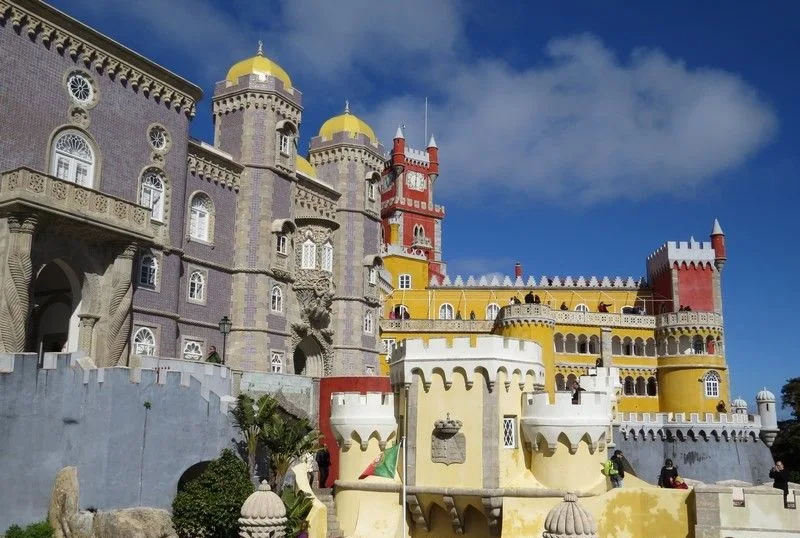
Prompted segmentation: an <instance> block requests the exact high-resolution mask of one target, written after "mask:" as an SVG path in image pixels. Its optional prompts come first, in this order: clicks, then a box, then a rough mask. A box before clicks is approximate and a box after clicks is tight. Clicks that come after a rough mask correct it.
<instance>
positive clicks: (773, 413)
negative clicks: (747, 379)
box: [756, 387, 778, 446]
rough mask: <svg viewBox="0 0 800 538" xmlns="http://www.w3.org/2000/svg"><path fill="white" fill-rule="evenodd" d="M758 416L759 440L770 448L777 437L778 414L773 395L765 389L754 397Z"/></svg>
mask: <svg viewBox="0 0 800 538" xmlns="http://www.w3.org/2000/svg"><path fill="white" fill-rule="evenodd" d="M756 405H757V406H758V414H759V416H760V417H761V440H762V441H764V444H765V445H767V446H772V443H774V442H775V438H776V437H777V436H778V412H777V410H776V409H775V395H774V394H772V393H771V392H770V391H768V390H767V389H766V387H765V388H764V389H763V390H761V391H760V392H759V393H758V395H756Z"/></svg>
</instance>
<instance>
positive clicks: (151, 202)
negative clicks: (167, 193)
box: [139, 170, 164, 222]
mask: <svg viewBox="0 0 800 538" xmlns="http://www.w3.org/2000/svg"><path fill="white" fill-rule="evenodd" d="M139 204H140V205H143V206H145V207H147V208H150V212H151V214H150V218H151V219H153V220H155V221H158V222H164V176H162V175H161V174H159V173H158V172H155V171H153V170H148V171H147V172H145V173H144V175H143V176H142V186H141V189H140V190H139Z"/></svg>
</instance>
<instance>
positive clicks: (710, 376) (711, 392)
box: [703, 370, 720, 398]
mask: <svg viewBox="0 0 800 538" xmlns="http://www.w3.org/2000/svg"><path fill="white" fill-rule="evenodd" d="M703 381H704V383H703V385H704V387H705V394H706V398H719V382H720V377H719V374H718V373H717V372H715V371H714V370H711V371H710V372H708V373H707V374H706V376H705V378H704V380H703Z"/></svg>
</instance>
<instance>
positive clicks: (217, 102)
mask: <svg viewBox="0 0 800 538" xmlns="http://www.w3.org/2000/svg"><path fill="white" fill-rule="evenodd" d="M246 108H254V109H259V108H261V109H265V110H266V109H269V110H274V111H276V112H278V113H279V114H280V115H281V116H283V117H284V118H286V119H290V120H292V121H294V122H295V123H300V118H301V115H302V109H301V108H300V107H298V106H297V105H295V104H294V103H292V102H291V101H288V100H286V98H284V97H283V96H281V95H280V94H279V93H277V92H276V91H274V90H263V91H260V90H254V89H252V88H250V89H247V90H239V91H234V92H231V93H227V94H223V95H221V96H218V97H215V98H214V102H213V104H212V112H213V114H214V115H215V116H221V115H223V114H228V113H230V112H236V111H237V110H244V109H246Z"/></svg>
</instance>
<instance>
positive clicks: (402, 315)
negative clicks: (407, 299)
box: [392, 304, 411, 319]
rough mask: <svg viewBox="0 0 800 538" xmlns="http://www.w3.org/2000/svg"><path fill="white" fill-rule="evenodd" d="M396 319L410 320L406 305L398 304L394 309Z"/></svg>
mask: <svg viewBox="0 0 800 538" xmlns="http://www.w3.org/2000/svg"><path fill="white" fill-rule="evenodd" d="M392 315H393V316H394V319H409V318H410V317H411V314H409V313H408V308H406V306H405V305H402V304H398V305H395V307H394V308H393V309H392Z"/></svg>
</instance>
